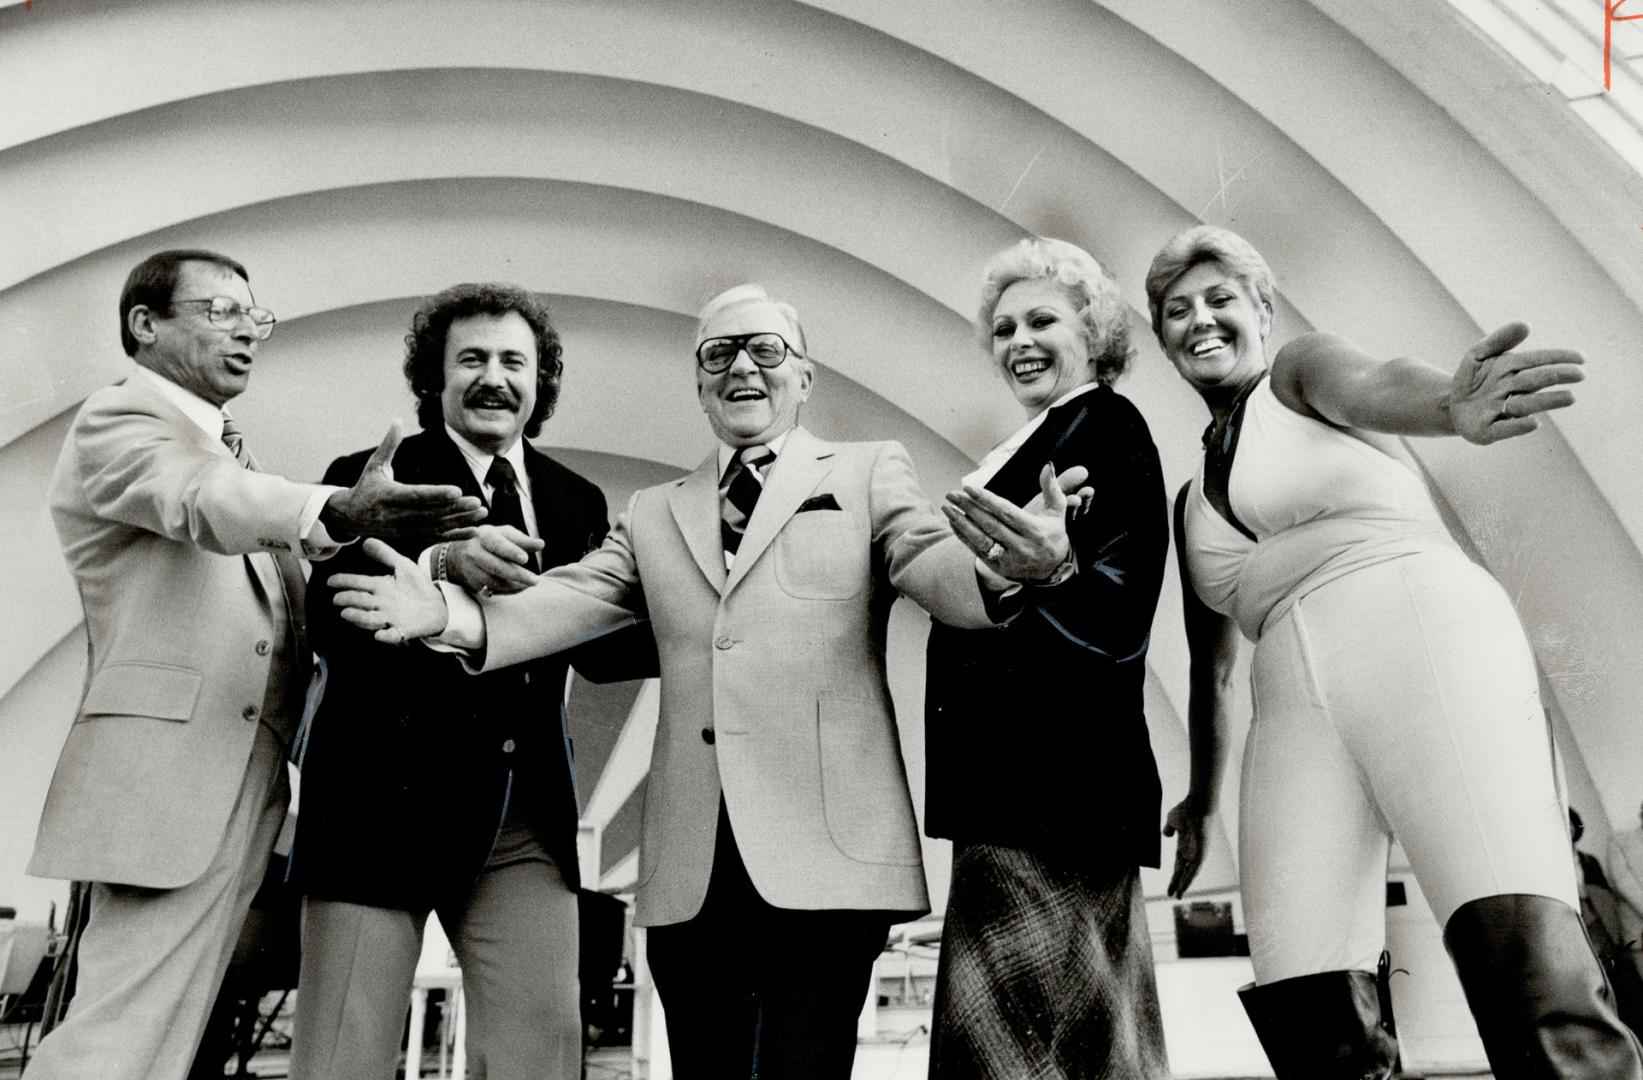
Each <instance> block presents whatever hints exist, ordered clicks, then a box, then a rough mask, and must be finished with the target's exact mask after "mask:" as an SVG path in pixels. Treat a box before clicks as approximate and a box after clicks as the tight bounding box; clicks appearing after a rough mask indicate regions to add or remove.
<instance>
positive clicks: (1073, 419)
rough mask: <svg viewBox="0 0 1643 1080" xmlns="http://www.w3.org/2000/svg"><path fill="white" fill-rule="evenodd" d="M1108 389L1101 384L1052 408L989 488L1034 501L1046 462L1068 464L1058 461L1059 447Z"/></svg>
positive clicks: (1019, 500) (1018, 500) (1020, 501)
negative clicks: (1097, 396) (1095, 396)
mask: <svg viewBox="0 0 1643 1080" xmlns="http://www.w3.org/2000/svg"><path fill="white" fill-rule="evenodd" d="M1105 393H1111V391H1110V390H1108V389H1107V388H1106V387H1100V388H1097V389H1095V390H1090V391H1088V392H1086V393H1083V394H1080V395H1079V396H1078V397H1076V398H1074V399H1073V400H1071V401H1069V402H1067V403H1066V404H1065V405H1058V406H1056V407H1055V408H1053V409H1051V410H1050V413H1049V415H1048V416H1046V417H1044V422H1043V423H1042V424H1040V425H1039V426H1038V430H1036V431H1034V432H1033V433H1032V434H1031V435H1029V436H1027V441H1026V442H1024V443H1022V444H1021V445H1020V446H1019V447H1018V448H1017V449H1016V452H1015V453H1013V454H1011V455H1010V458H1009V460H1008V461H1006V462H1005V463H1004V464H1003V465H1001V466H999V469H998V472H997V473H995V474H993V478H992V479H991V480H989V481H987V484H986V488H987V490H988V491H991V492H993V493H995V494H998V495H1002V496H1004V497H1005V498H1006V499H1009V500H1010V501H1011V502H1013V503H1015V504H1016V505H1017V506H1025V505H1026V504H1027V503H1028V502H1030V501H1032V498H1033V496H1035V495H1037V494H1038V492H1039V486H1038V474H1039V472H1040V471H1042V470H1043V468H1044V463H1045V462H1046V461H1048V462H1052V463H1054V464H1055V466H1056V467H1057V468H1058V469H1061V468H1066V467H1067V466H1066V465H1064V464H1063V463H1062V462H1059V461H1056V451H1058V450H1059V449H1060V448H1061V446H1062V444H1063V443H1064V442H1066V441H1067V439H1069V438H1070V437H1071V436H1072V434H1073V433H1074V432H1075V431H1077V430H1078V429H1079V428H1080V427H1082V426H1083V425H1084V423H1085V422H1087V421H1088V420H1089V411H1090V406H1091V405H1092V404H1093V403H1094V395H1096V394H1105Z"/></svg>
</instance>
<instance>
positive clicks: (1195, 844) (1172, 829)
mask: <svg viewBox="0 0 1643 1080" xmlns="http://www.w3.org/2000/svg"><path fill="white" fill-rule="evenodd" d="M1205 820H1206V818H1205V815H1204V814H1203V812H1202V811H1200V810H1198V809H1196V808H1195V807H1193V806H1192V804H1191V803H1190V801H1189V800H1187V799H1182V800H1181V801H1180V802H1178V803H1176V804H1175V806H1174V807H1173V808H1172V809H1171V810H1170V812H1169V814H1168V816H1166V817H1165V818H1164V835H1165V836H1173V837H1175V872H1174V873H1172V874H1171V875H1170V879H1169V888H1168V889H1167V890H1165V891H1166V892H1167V893H1168V894H1169V895H1170V896H1173V897H1174V898H1175V899H1177V900H1179V899H1181V898H1182V897H1183V896H1185V895H1186V894H1187V889H1189V888H1191V887H1192V879H1193V878H1195V877H1197V876H1198V870H1199V868H1200V867H1201V866H1203V865H1204V855H1205V848H1206V847H1207V843H1206V840H1205V826H1204V823H1205Z"/></svg>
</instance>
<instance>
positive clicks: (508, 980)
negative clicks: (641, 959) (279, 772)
mask: <svg viewBox="0 0 1643 1080" xmlns="http://www.w3.org/2000/svg"><path fill="white" fill-rule="evenodd" d="M437 910H438V914H439V921H440V923H441V925H443V926H444V927H445V931H446V933H447V934H448V935H449V936H450V939H451V947H452V949H453V950H454V951H455V952H456V956H457V961H458V962H459V963H460V964H461V967H462V991H463V995H464V997H465V999H466V1008H467V1019H468V1036H467V1048H468V1065H467V1075H468V1077H469V1080H576V1078H577V1077H579V1076H580V1075H581V1068H582V1021H581V1014H580V994H579V990H578V984H577V977H576V962H577V916H576V894H575V893H574V892H572V891H571V890H570V889H569V888H568V887H567V886H566V885H565V882H564V879H563V878H562V877H560V874H559V869H558V867H556V866H555V865H554V864H553V863H551V862H542V861H537V860H531V861H526V862H515V863H509V864H507V865H505V866H496V867H487V868H486V870H485V871H484V872H483V873H482V874H481V875H480V877H479V880H478V881H477V882H476V883H475V884H474V886H473V888H472V889H470V890H469V891H468V893H467V895H466V896H464V897H462V898H461V899H460V901H458V902H453V903H451V904H449V905H444V906H441V907H439V908H438V909H437ZM427 920H428V912H427V911H402V910H398V909H395V908H379V907H367V906H365V905H362V904H349V903H342V902H339V901H332V900H320V899H315V898H313V897H309V898H308V899H307V900H306V901H305V902H304V904H303V913H302V974H301V977H300V980H299V982H298V985H297V1014H296V1030H295V1033H294V1035H293V1045H292V1056H291V1080H393V1077H394V1072H395V1069H396V1067H397V1066H398V1063H399V1052H400V1046H401V1040H402V1037H403V1035H404V1033H405V1013H406V1009H407V1008H408V1006H409V1004H410V994H411V979H412V976H413V975H414V974H415V971H416V962H417V958H418V956H419V955H420V954H421V951H422V928H423V926H424V925H426V923H427ZM412 1037H413V1038H415V1037H418V1033H414V1032H413V1033H412Z"/></svg>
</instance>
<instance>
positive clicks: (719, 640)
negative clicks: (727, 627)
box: [713, 634, 736, 649]
mask: <svg viewBox="0 0 1643 1080" xmlns="http://www.w3.org/2000/svg"><path fill="white" fill-rule="evenodd" d="M734 644H736V639H735V638H733V637H731V636H730V635H729V634H720V635H719V636H718V637H716V638H714V639H713V647H714V648H716V649H728V648H730V647H731V646H732V645H734Z"/></svg>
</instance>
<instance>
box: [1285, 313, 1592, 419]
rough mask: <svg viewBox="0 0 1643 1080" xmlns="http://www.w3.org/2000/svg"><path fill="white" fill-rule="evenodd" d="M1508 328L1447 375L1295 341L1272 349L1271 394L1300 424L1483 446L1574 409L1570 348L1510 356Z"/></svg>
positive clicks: (1321, 338) (1515, 332) (1305, 339)
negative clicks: (1453, 438)
mask: <svg viewBox="0 0 1643 1080" xmlns="http://www.w3.org/2000/svg"><path fill="white" fill-rule="evenodd" d="M1528 336H1529V328H1528V326H1526V325H1525V324H1523V323H1508V324H1507V325H1505V326H1503V327H1501V328H1500V329H1499V330H1496V331H1495V332H1494V333H1492V334H1490V335H1489V336H1487V337H1485V338H1484V339H1483V340H1481V341H1479V342H1478V343H1477V344H1476V345H1473V346H1472V347H1471V348H1470V349H1468V350H1467V351H1466V355H1465V356H1463V357H1462V358H1461V361H1460V365H1459V366H1458V367H1457V368H1456V369H1455V371H1454V373H1453V374H1451V375H1446V374H1444V373H1443V372H1442V371H1440V370H1438V369H1437V368H1435V367H1432V366H1431V365H1430V364H1426V363H1424V362H1422V361H1419V360H1411V359H1405V358H1399V359H1394V360H1385V361H1383V360H1378V359H1376V358H1375V357H1372V356H1370V355H1369V354H1368V353H1366V352H1364V351H1363V350H1362V349H1360V348H1358V347H1357V346H1356V345H1354V344H1352V343H1351V342H1350V341H1347V340H1346V339H1345V338H1341V337H1336V336H1335V335H1333V334H1322V333H1314V334H1305V335H1303V336H1301V337H1299V338H1296V339H1295V340H1294V341H1292V342H1290V343H1289V344H1287V345H1285V346H1284V347H1283V348H1282V349H1280V350H1278V355H1277V356H1276V357H1275V358H1274V359H1273V362H1272V391H1273V393H1274V394H1276V395H1277V396H1278V399H1279V400H1280V401H1282V402H1283V403H1284V404H1285V405H1288V406H1289V407H1290V408H1292V409H1294V410H1295V411H1296V412H1299V413H1301V414H1302V415H1304V416H1312V417H1316V418H1318V419H1322V420H1326V421H1328V422H1329V423H1332V424H1336V425H1339V426H1342V427H1355V428H1362V429H1364V430H1366V431H1383V432H1387V433H1389V434H1393V435H1459V436H1461V437H1462V438H1464V439H1466V440H1467V441H1468V442H1474V443H1483V444H1486V443H1492V442H1498V441H1500V440H1501V439H1507V438H1511V437H1512V436H1514V435H1523V434H1526V433H1528V432H1530V431H1533V430H1534V429H1535V428H1536V427H1537V426H1538V425H1539V421H1538V420H1537V419H1536V414H1538V413H1542V412H1546V411H1548V410H1551V409H1562V408H1565V407H1567V406H1569V405H1571V404H1573V403H1574V395H1573V394H1572V393H1571V392H1570V391H1569V390H1567V389H1563V387H1565V386H1567V385H1568V384H1571V383H1576V382H1579V381H1580V380H1581V379H1582V378H1584V376H1583V375H1582V373H1581V371H1580V365H1581V364H1582V363H1584V362H1585V361H1584V358H1583V357H1582V356H1581V355H1580V353H1578V352H1576V351H1575V350H1573V349H1519V348H1518V346H1519V345H1521V344H1522V343H1523V341H1524V340H1525V339H1526V338H1527V337H1528Z"/></svg>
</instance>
